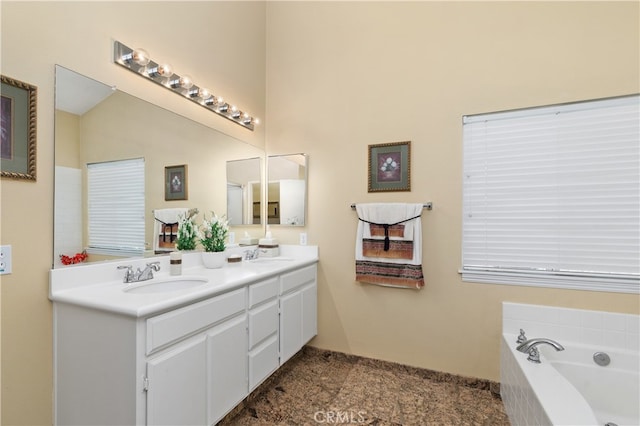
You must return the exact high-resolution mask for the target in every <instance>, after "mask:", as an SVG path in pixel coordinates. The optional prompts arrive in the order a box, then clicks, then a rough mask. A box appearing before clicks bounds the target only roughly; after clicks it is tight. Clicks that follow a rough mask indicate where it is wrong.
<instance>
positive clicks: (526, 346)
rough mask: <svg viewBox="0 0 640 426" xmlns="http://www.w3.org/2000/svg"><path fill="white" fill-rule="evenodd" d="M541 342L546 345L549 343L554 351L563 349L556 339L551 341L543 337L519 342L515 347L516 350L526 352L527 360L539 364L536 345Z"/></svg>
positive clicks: (538, 353)
mask: <svg viewBox="0 0 640 426" xmlns="http://www.w3.org/2000/svg"><path fill="white" fill-rule="evenodd" d="M543 343H544V344H547V345H550V346H551V347H553V348H554V349H555V350H556V351H563V350H564V347H563V346H562V345H561V344H560V343H558V342H556V341H553V340H551V339H544V338H537V339H529V340H527V341H525V342H524V343H521V344H520V345H518V347H517V348H516V349H517V350H518V351H520V352H523V353H528V354H529V357H528V358H527V360H529V361H531V362H535V363H537V364H539V363H540V352H538V348H537V347H536V346H538V345H541V344H543Z"/></svg>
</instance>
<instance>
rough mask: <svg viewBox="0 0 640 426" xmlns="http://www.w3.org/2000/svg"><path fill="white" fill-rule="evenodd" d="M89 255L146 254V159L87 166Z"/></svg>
mask: <svg viewBox="0 0 640 426" xmlns="http://www.w3.org/2000/svg"><path fill="white" fill-rule="evenodd" d="M87 182H88V184H87V192H88V196H87V203H88V215H89V248H88V251H89V252H90V253H99V254H107V255H125V256H130V255H142V254H143V252H144V197H145V195H144V159H143V158H137V159H132V160H122V161H109V162H105V163H93V164H88V165H87Z"/></svg>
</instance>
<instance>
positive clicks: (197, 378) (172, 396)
mask: <svg viewBox="0 0 640 426" xmlns="http://www.w3.org/2000/svg"><path fill="white" fill-rule="evenodd" d="M205 365H206V342H205V338H204V336H202V337H201V338H200V339H197V340H193V341H190V342H188V343H185V344H182V345H179V346H178V347H177V348H176V349H173V350H170V351H169V352H167V353H166V354H163V355H162V356H159V357H157V358H155V359H153V360H150V361H148V362H147V377H148V379H149V390H148V391H147V424H148V425H202V424H205V423H206V420H207V411H206V402H207V401H206V396H207V381H206V376H205V375H204V374H202V371H203V368H204V366H205Z"/></svg>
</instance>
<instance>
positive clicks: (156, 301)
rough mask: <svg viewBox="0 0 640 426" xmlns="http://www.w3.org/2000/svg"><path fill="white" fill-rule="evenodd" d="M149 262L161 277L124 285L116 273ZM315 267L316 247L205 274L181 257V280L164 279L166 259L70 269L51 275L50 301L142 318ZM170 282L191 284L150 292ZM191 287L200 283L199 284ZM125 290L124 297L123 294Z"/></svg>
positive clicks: (189, 256)
mask: <svg viewBox="0 0 640 426" xmlns="http://www.w3.org/2000/svg"><path fill="white" fill-rule="evenodd" d="M249 248H251V247H249ZM246 249H247V248H242V247H235V248H232V249H230V250H228V252H230V253H231V254H235V253H238V254H240V253H242V252H243V250H246ZM150 262H160V271H159V272H156V273H155V274H154V279H153V280H150V281H148V282H144V281H143V282H140V283H132V284H125V283H123V276H124V271H123V270H121V269H117V267H118V266H124V265H131V266H132V267H133V269H134V270H136V269H137V268H141V269H144V267H145V265H146V264H147V263H150ZM317 262H318V247H317V246H296V245H281V246H280V256H279V257H274V258H258V259H256V260H249V261H247V260H243V261H242V262H237V263H225V265H224V266H223V267H222V268H219V269H206V268H205V267H204V266H203V265H202V261H201V253H200V252H193V253H184V254H183V256H182V274H181V275H177V276H171V275H169V256H168V255H166V256H156V257H149V258H135V259H126V260H122V261H108V262H100V263H90V264H86V265H74V266H69V267H63V268H56V269H52V270H51V271H50V275H49V299H51V300H52V301H53V302H55V303H67V304H73V305H78V306H83V307H86V308H92V309H99V310H103V311H108V312H113V313H117V314H123V315H127V316H133V317H146V316H149V315H154V314H158V313H161V312H165V311H168V310H171V309H175V308H178V307H181V306H185V305H189V304H191V303H194V302H197V301H199V300H203V299H207V298H210V297H213V296H215V295H217V294H221V293H225V292H227V291H230V290H233V289H236V288H240V287H242V286H244V285H247V284H249V283H252V282H256V281H260V280H262V279H265V278H269V277H271V276H274V275H278V274H282V273H285V272H287V271H290V270H293V269H297V268H300V267H303V266H307V265H312V264H314V263H317ZM174 279H175V280H176V281H180V280H184V281H192V282H190V283H189V284H191V285H187V286H185V288H183V289H175V288H170V289H169V290H164V289H163V288H161V287H160V286H159V287H158V288H159V289H160V290H159V291H154V290H153V289H152V287H153V285H154V283H162V285H166V284H167V283H168V282H170V281H173V280H174ZM193 281H199V282H200V283H201V284H196V283H194V282H193ZM131 286H133V288H132V287H131ZM128 287H129V291H126V290H125V289H126V288H128ZM142 287H147V289H148V290H150V291H144V290H143V289H142ZM136 290H142V291H140V292H138V291H136Z"/></svg>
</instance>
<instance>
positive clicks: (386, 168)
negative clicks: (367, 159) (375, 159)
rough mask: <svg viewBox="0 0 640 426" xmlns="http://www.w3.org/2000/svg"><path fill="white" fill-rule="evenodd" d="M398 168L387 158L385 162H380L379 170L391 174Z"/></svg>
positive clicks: (394, 162)
mask: <svg viewBox="0 0 640 426" xmlns="http://www.w3.org/2000/svg"><path fill="white" fill-rule="evenodd" d="M397 168H398V163H397V162H396V161H394V159H393V158H391V157H387V159H386V160H382V165H381V166H380V170H382V171H383V172H393V171H395V170H396V169H397Z"/></svg>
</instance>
